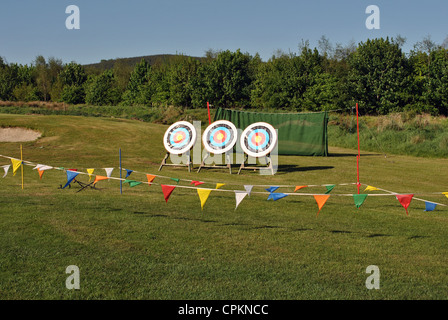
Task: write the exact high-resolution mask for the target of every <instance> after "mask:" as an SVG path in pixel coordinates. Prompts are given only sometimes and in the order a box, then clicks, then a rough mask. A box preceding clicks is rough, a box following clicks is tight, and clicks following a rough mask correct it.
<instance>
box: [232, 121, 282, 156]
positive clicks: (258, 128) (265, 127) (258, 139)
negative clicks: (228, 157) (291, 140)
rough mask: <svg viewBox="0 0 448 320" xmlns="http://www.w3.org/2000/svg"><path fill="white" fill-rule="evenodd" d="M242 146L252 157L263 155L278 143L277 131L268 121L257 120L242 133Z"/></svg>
mask: <svg viewBox="0 0 448 320" xmlns="http://www.w3.org/2000/svg"><path fill="white" fill-rule="evenodd" d="M240 143H241V148H242V149H243V151H244V152H245V153H246V154H247V155H249V156H251V157H255V158H258V157H263V156H265V155H267V154H269V153H270V152H271V151H272V150H273V149H274V147H275V145H276V143H277V131H275V129H274V127H273V126H271V125H270V124H269V123H266V122H257V123H253V124H251V125H250V126H248V127H247V128H246V129H245V130H244V131H243V134H242V135H241V139H240Z"/></svg>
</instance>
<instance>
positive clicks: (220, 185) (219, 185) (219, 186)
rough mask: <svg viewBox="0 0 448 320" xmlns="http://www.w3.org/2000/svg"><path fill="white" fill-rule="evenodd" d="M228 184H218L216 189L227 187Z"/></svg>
mask: <svg viewBox="0 0 448 320" xmlns="http://www.w3.org/2000/svg"><path fill="white" fill-rule="evenodd" d="M225 185H226V184H225V183H217V184H216V189H219V188H221V187H222V186H225Z"/></svg>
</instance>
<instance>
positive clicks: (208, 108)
mask: <svg viewBox="0 0 448 320" xmlns="http://www.w3.org/2000/svg"><path fill="white" fill-rule="evenodd" d="M207 111H208V124H211V123H212V120H211V119H210V103H208V101H207Z"/></svg>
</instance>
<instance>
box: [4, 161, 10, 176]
mask: <svg viewBox="0 0 448 320" xmlns="http://www.w3.org/2000/svg"><path fill="white" fill-rule="evenodd" d="M10 167H11V165H10V164H6V165H4V166H3V170H5V174H4V175H3V178H4V177H6V175H7V174H8V170H9V168H10Z"/></svg>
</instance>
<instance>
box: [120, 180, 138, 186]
mask: <svg viewBox="0 0 448 320" xmlns="http://www.w3.org/2000/svg"><path fill="white" fill-rule="evenodd" d="M124 183H129V186H130V187H135V186H138V185H139V184H141V182H140V181H135V180H128V179H126V180H124Z"/></svg>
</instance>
